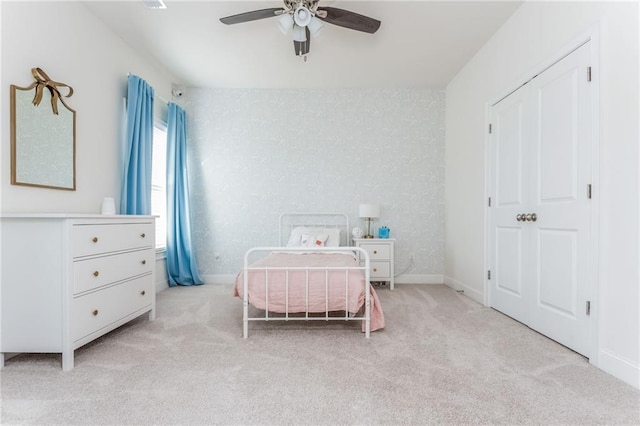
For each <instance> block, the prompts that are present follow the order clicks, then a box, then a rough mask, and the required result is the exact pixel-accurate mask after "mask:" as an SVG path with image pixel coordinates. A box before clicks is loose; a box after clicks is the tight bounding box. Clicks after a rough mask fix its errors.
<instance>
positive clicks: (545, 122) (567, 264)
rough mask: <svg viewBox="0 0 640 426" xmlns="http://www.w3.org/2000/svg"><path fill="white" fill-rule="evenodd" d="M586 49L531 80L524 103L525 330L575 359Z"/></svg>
mask: <svg viewBox="0 0 640 426" xmlns="http://www.w3.org/2000/svg"><path fill="white" fill-rule="evenodd" d="M590 57H591V55H590V48H589V45H588V44H587V45H584V46H582V47H581V48H579V49H578V50H575V51H574V52H573V53H571V54H570V55H569V56H567V57H566V58H564V59H563V60H561V61H560V62H558V63H556V64H555V65H554V66H553V67H551V68H549V69H548V70H546V71H545V72H544V73H542V74H540V75H539V76H538V77H536V78H535V79H534V80H533V81H532V82H531V83H530V84H531V96H530V100H531V102H532V104H533V108H532V113H533V114H534V117H535V119H534V123H535V124H536V126H535V127H534V128H533V129H532V130H533V133H532V135H531V136H532V138H531V148H532V156H531V160H532V162H531V188H530V195H531V196H530V211H531V212H535V213H536V215H537V221H536V222H533V223H527V226H530V228H531V233H532V244H533V248H532V251H531V272H532V275H531V280H532V283H531V285H532V286H533V289H534V297H535V299H534V303H532V312H531V316H530V324H529V325H530V327H531V328H533V329H535V330H538V331H540V332H541V333H543V334H545V335H547V336H549V337H551V338H552V339H554V340H557V341H559V342H561V343H562V344H564V345H565V346H568V347H569V348H571V349H573V350H575V351H577V352H579V353H581V354H585V355H586V354H588V352H589V323H588V321H589V317H588V315H587V313H586V303H587V300H588V297H587V295H588V289H589V287H590V285H589V279H590V277H589V276H588V271H589V264H588V259H589V248H590V228H591V226H590V224H591V210H592V209H591V201H590V200H589V199H588V185H589V183H590V176H591V156H590V149H591V139H590V136H591V123H590V119H589V117H590V114H591V111H590V107H591V99H590V93H591V92H590V90H589V87H590V83H589V81H588V79H587V69H588V66H589V61H590Z"/></svg>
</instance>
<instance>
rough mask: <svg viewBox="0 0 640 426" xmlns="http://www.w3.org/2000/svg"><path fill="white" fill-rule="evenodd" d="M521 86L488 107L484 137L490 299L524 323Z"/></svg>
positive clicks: (524, 173) (523, 110) (524, 183)
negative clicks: (488, 127) (489, 189)
mask: <svg viewBox="0 0 640 426" xmlns="http://www.w3.org/2000/svg"><path fill="white" fill-rule="evenodd" d="M524 100H525V98H524V97H523V92H522V91H517V92H514V93H512V94H511V95H509V96H508V97H507V98H505V99H504V100H503V101H502V102H500V104H499V105H496V107H494V108H493V109H492V123H495V125H494V129H493V131H492V135H491V140H490V149H491V152H490V156H491V157H490V158H491V162H492V164H493V167H492V176H491V185H492V187H493V188H494V191H492V194H494V196H493V200H492V209H491V212H492V214H491V235H490V238H491V240H492V241H493V244H492V245H491V247H492V250H491V253H490V256H489V257H490V270H491V271H492V275H493V276H492V278H491V280H490V281H489V282H490V283H491V286H492V288H491V290H490V292H489V295H490V299H491V300H490V304H491V306H492V307H495V308H496V309H498V310H499V311H501V312H503V313H505V314H507V315H509V316H511V317H513V318H515V319H517V320H518V321H522V322H526V321H527V319H528V308H527V305H526V303H527V299H528V297H527V296H526V291H527V287H526V285H525V279H526V274H527V271H526V267H527V265H526V264H525V263H524V258H525V257H526V256H525V253H526V251H527V246H528V245H529V239H528V237H527V236H526V235H525V234H524V233H523V230H524V226H523V225H524V222H523V221H521V220H517V219H516V218H517V217H519V215H521V214H522V213H525V207H526V205H527V203H528V200H527V199H526V198H525V197H526V190H527V186H528V179H529V178H528V174H527V169H526V151H525V150H526V147H527V144H526V140H525V136H526V133H527V130H526V127H527V123H526V122H525V117H526V116H527V113H526V105H525V102H524Z"/></svg>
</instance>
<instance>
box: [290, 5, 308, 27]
mask: <svg viewBox="0 0 640 426" xmlns="http://www.w3.org/2000/svg"><path fill="white" fill-rule="evenodd" d="M293 20H294V21H296V25H298V26H299V27H306V26H307V25H309V22H311V12H310V11H309V9H307V8H306V7H304V6H299V7H298V8H297V9H296V11H295V12H293Z"/></svg>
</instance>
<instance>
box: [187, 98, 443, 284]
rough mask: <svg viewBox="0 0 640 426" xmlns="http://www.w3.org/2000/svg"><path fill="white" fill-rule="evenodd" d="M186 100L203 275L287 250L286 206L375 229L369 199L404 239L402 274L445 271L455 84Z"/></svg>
mask: <svg viewBox="0 0 640 426" xmlns="http://www.w3.org/2000/svg"><path fill="white" fill-rule="evenodd" d="M185 107H186V110H187V111H188V120H189V121H188V126H189V127H188V147H189V148H188V149H189V174H190V176H189V179H190V187H191V188H190V191H191V198H192V200H193V202H192V216H193V225H194V236H193V239H194V245H195V251H196V258H197V261H198V267H199V270H200V272H201V273H202V274H203V275H205V276H206V275H217V274H234V275H235V274H236V273H237V272H238V271H239V270H240V268H241V267H242V262H243V256H244V253H245V251H246V250H247V249H249V248H250V247H253V246H272V245H277V244H278V217H279V215H280V214H281V213H284V212H345V213H347V214H348V215H349V221H350V226H351V228H353V227H354V226H358V227H360V228H363V229H365V227H366V224H365V222H364V221H363V220H361V219H360V218H359V217H358V208H359V204H360V203H361V202H365V203H366V202H370V203H378V204H380V206H381V207H380V209H381V212H380V213H381V218H380V220H379V221H376V222H374V225H375V229H376V230H377V227H378V226H381V225H386V226H388V227H389V228H390V229H391V235H390V236H391V237H392V238H397V243H396V264H395V265H396V273H402V272H405V273H407V274H443V272H444V146H445V140H444V137H445V134H444V125H445V93H444V90H439V89H419V90H410V89H400V90H396V89H366V90H364V89H348V90H316V89H286V90H285V89H190V90H188V91H187V92H186V95H185ZM376 234H377V232H376ZM216 253H217V254H220V259H219V261H215V259H214V257H215V256H214V255H215V254H216ZM411 256H413V257H414V259H415V262H414V265H413V266H412V267H411V268H409V269H408V270H406V271H405V269H407V268H408V266H409V263H410V258H411Z"/></svg>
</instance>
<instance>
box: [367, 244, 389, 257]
mask: <svg viewBox="0 0 640 426" xmlns="http://www.w3.org/2000/svg"><path fill="white" fill-rule="evenodd" d="M360 247H362V248H363V249H365V250H366V251H367V253H369V259H370V260H380V259H381V260H389V259H390V258H391V250H390V248H389V245H388V244H361V245H360Z"/></svg>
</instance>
